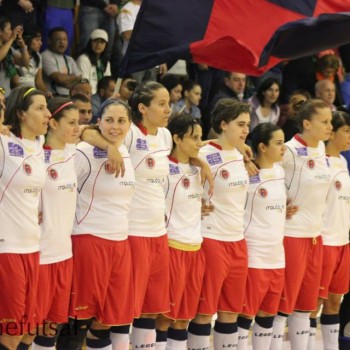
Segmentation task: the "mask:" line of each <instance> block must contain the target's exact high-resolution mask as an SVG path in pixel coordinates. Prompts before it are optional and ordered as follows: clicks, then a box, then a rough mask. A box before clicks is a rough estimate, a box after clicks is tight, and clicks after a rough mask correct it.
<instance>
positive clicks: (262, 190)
mask: <svg viewBox="0 0 350 350" xmlns="http://www.w3.org/2000/svg"><path fill="white" fill-rule="evenodd" d="M258 193H259V196H260V197H261V198H266V197H267V189H266V188H259V190H258Z"/></svg>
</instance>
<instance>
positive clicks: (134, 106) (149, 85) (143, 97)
mask: <svg viewBox="0 0 350 350" xmlns="http://www.w3.org/2000/svg"><path fill="white" fill-rule="evenodd" d="M160 89H165V87H164V86H163V85H162V84H160V83H157V82H155V81H146V82H143V83H141V84H140V85H138V86H137V87H136V89H135V91H134V93H133V94H132V95H131V96H130V98H129V105H130V107H131V117H132V121H133V122H134V123H135V124H138V123H140V122H141V121H142V114H141V112H140V111H139V104H140V103H142V104H144V105H145V106H146V107H149V106H150V104H151V102H152V100H153V99H154V93H155V92H156V91H158V90H160Z"/></svg>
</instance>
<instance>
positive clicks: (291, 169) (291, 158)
mask: <svg viewBox="0 0 350 350" xmlns="http://www.w3.org/2000/svg"><path fill="white" fill-rule="evenodd" d="M281 165H282V167H283V169H284V170H285V184H286V188H287V189H290V186H291V184H292V182H293V179H294V175H295V168H296V164H295V155H294V154H293V151H292V150H291V149H290V147H289V146H287V147H286V152H285V154H284V156H283V160H282V164H281Z"/></svg>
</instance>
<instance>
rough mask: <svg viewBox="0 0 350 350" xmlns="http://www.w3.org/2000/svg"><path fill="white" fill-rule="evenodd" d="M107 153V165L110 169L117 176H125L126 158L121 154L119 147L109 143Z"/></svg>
mask: <svg viewBox="0 0 350 350" xmlns="http://www.w3.org/2000/svg"><path fill="white" fill-rule="evenodd" d="M107 154H108V161H107V165H108V167H109V171H111V172H113V173H114V174H115V177H118V176H119V175H120V176H121V177H124V174H125V165H124V159H123V157H122V155H121V154H120V152H119V150H118V148H117V147H115V146H112V145H109V146H108V148H107Z"/></svg>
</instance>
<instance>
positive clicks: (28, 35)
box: [23, 28, 42, 67]
mask: <svg viewBox="0 0 350 350" xmlns="http://www.w3.org/2000/svg"><path fill="white" fill-rule="evenodd" d="M24 34H25V35H24V36H23V39H24V42H25V43H26V45H27V47H28V52H29V54H30V55H31V56H32V57H33V59H34V62H35V66H36V67H39V64H40V55H39V53H38V52H35V51H32V49H31V48H30V46H31V45H32V41H33V39H35V38H39V37H41V36H42V34H41V31H40V29H39V28H33V29H32V30H31V31H30V32H29V33H24Z"/></svg>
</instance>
